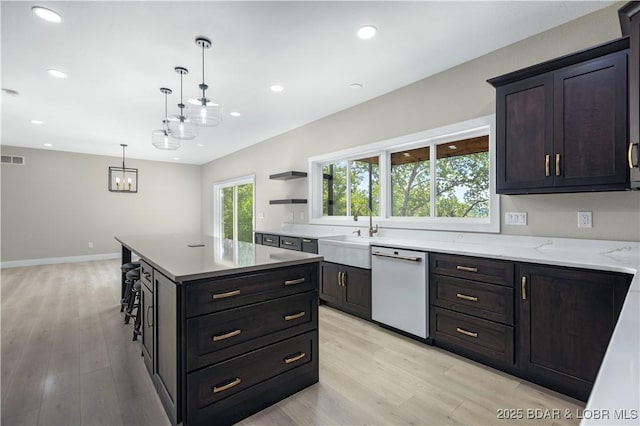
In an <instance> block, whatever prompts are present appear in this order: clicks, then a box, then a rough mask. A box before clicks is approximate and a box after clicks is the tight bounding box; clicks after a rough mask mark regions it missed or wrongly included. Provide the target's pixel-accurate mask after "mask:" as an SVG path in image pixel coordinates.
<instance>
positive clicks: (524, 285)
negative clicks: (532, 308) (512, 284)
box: [520, 275, 527, 300]
mask: <svg viewBox="0 0 640 426" xmlns="http://www.w3.org/2000/svg"><path fill="white" fill-rule="evenodd" d="M520 290H521V291H522V300H527V277H525V276H524V275H523V276H522V278H521V279H520Z"/></svg>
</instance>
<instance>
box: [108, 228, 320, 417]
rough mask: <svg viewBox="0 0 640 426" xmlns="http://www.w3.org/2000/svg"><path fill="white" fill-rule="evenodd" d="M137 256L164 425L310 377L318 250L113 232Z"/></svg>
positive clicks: (236, 406)
mask: <svg viewBox="0 0 640 426" xmlns="http://www.w3.org/2000/svg"><path fill="white" fill-rule="evenodd" d="M116 240H117V241H119V242H120V243H121V244H122V261H123V263H124V262H127V261H129V260H130V259H131V253H132V252H133V253H136V254H137V255H138V256H139V257H140V263H141V274H140V281H141V283H142V284H143V285H142V286H141V288H142V291H141V297H140V307H139V309H138V312H140V314H141V315H142V324H143V326H142V329H143V331H142V352H143V355H144V362H145V365H146V366H147V369H148V371H149V373H150V375H151V377H152V380H153V383H154V386H155V387H156V389H157V391H158V395H159V396H160V400H161V401H162V404H163V406H164V408H165V411H166V412H167V415H168V416H169V419H170V420H171V422H172V423H173V424H179V423H182V424H185V425H199V424H229V423H233V422H236V421H238V420H241V419H243V418H245V417H247V416H250V415H251V414H253V413H255V412H257V411H259V410H261V409H263V408H265V407H267V406H269V405H271V404H274V403H276V402H278V401H280V400H282V399H284V398H286V397H287V396H289V395H291V394H293V393H295V392H298V391H300V390H301V389H304V388H306V387H308V386H310V385H312V384H314V383H316V382H317V381H318V282H319V265H320V262H321V261H322V257H321V256H318V255H315V254H308V253H301V252H292V251H288V250H283V249H279V248H273V247H268V246H261V245H254V244H251V243H244V242H237V241H231V240H224V239H219V238H216V237H211V236H204V235H197V234H180V235H146V236H118V237H116Z"/></svg>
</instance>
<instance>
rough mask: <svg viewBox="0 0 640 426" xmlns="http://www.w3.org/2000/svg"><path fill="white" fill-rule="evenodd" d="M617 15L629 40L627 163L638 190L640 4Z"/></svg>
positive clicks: (623, 32) (639, 180)
mask: <svg viewBox="0 0 640 426" xmlns="http://www.w3.org/2000/svg"><path fill="white" fill-rule="evenodd" d="M618 13H619V15H620V25H621V27H622V35H625V36H627V35H628V36H629V38H630V41H629V44H630V48H629V147H628V151H627V162H628V163H629V168H630V169H631V187H632V188H640V161H639V157H640V148H639V146H640V2H637V1H632V2H629V3H627V4H626V5H625V6H624V7H623V8H622V9H620V10H619V12H618Z"/></svg>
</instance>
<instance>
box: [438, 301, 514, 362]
mask: <svg viewBox="0 0 640 426" xmlns="http://www.w3.org/2000/svg"><path fill="white" fill-rule="evenodd" d="M430 311H431V313H430V317H431V318H430V319H431V321H430V323H431V337H432V338H433V339H434V340H435V341H436V344H437V343H438V342H445V343H448V344H449V346H454V347H458V348H461V349H464V350H466V351H469V352H474V353H476V354H479V355H481V356H483V357H484V358H486V359H487V358H488V359H490V360H492V361H498V362H500V363H506V364H510V365H512V364H513V327H511V326H508V325H503V324H499V323H496V322H493V321H488V320H483V319H480V318H475V317H472V316H469V315H465V314H460V313H457V312H453V311H449V310H447V309H442V308H438V307H436V306H432V307H431V310H430Z"/></svg>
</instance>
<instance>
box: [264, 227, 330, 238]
mask: <svg viewBox="0 0 640 426" xmlns="http://www.w3.org/2000/svg"><path fill="white" fill-rule="evenodd" d="M255 232H256V233H257V234H273V235H284V236H287V237H299V238H326V237H334V236H336V235H340V233H336V232H335V231H323V230H314V229H296V228H293V227H292V228H291V229H289V230H287V229H278V230H274V229H265V230H262V231H258V230H256V231H255Z"/></svg>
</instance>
